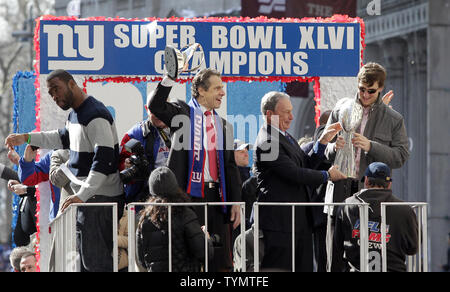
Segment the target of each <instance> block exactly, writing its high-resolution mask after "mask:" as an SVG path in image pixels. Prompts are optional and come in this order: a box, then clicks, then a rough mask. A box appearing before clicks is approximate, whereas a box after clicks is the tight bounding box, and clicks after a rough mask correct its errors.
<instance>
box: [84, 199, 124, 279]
mask: <svg viewBox="0 0 450 292" xmlns="http://www.w3.org/2000/svg"><path fill="white" fill-rule="evenodd" d="M87 203H117V210H118V217H117V220H120V218H122V215H123V208H124V204H125V196H124V195H121V196H117V197H105V196H94V197H92V198H91V199H89V200H88V201H87ZM112 221H113V216H112V207H79V208H78V212H77V248H78V251H79V253H80V259H81V271H82V272H112V271H113V257H112V252H113V225H112V224H113V222H112Z"/></svg>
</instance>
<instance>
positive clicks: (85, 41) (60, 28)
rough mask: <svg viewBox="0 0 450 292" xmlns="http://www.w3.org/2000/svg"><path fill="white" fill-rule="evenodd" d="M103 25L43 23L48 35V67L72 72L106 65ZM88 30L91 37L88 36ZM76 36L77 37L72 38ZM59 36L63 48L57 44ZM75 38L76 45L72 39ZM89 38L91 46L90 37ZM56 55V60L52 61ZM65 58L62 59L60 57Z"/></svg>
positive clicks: (96, 68)
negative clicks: (91, 34)
mask: <svg viewBox="0 0 450 292" xmlns="http://www.w3.org/2000/svg"><path fill="white" fill-rule="evenodd" d="M104 30H105V29H104V26H103V25H94V26H93V28H92V29H91V31H90V29H89V25H74V26H73V27H71V26H69V25H65V24H63V25H52V24H45V25H44V27H43V32H44V33H45V34H47V48H48V58H49V61H48V70H50V71H51V70H56V69H61V68H64V69H65V70H73V71H97V70H100V69H102V68H103V66H104V65H105V31H104ZM90 33H93V36H92V37H91V38H90ZM75 36H77V37H75ZM60 37H62V50H61V48H60V47H59V45H60V41H59V40H60ZM76 39H78V43H77V44H76V45H75V44H74V40H76ZM90 39H92V47H91V46H90V44H89V40H90ZM52 58H53V59H55V58H58V59H59V60H51V59H52ZM61 59H64V60H61Z"/></svg>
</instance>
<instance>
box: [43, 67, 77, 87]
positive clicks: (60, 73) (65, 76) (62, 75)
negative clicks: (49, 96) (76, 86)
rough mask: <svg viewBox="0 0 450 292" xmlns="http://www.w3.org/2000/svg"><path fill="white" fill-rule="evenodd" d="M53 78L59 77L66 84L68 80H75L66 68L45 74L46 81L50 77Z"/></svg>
mask: <svg viewBox="0 0 450 292" xmlns="http://www.w3.org/2000/svg"><path fill="white" fill-rule="evenodd" d="M55 78H59V79H60V80H61V81H64V82H65V83H66V84H67V83H69V81H70V80H73V81H75V79H73V76H72V75H71V74H70V73H69V72H67V71H66V70H62V69H58V70H55V71H53V72H51V73H50V74H49V75H48V76H47V82H48V81H50V80H52V79H55Z"/></svg>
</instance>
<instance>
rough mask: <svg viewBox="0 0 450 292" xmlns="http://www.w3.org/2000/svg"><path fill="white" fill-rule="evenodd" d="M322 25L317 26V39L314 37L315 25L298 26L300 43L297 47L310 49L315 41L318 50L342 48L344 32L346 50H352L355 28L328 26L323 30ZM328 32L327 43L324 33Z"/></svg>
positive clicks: (314, 44)
mask: <svg viewBox="0 0 450 292" xmlns="http://www.w3.org/2000/svg"><path fill="white" fill-rule="evenodd" d="M325 28H326V27H324V26H319V27H317V39H316V40H315V39H314V31H315V29H316V27H314V26H300V27H299V29H300V35H301V38H300V45H299V49H301V50H304V49H310V50H314V49H316V42H317V49H319V50H328V49H331V50H342V47H343V44H344V36H345V33H346V34H347V48H346V49H347V50H354V48H355V45H354V40H355V37H354V32H355V29H354V28H353V27H347V29H346V28H345V27H342V26H340V27H338V28H337V31H336V27H334V26H328V29H327V31H325ZM326 34H328V37H329V44H328V43H326V42H325V40H326V39H325V35H326Z"/></svg>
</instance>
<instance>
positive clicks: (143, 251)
mask: <svg viewBox="0 0 450 292" xmlns="http://www.w3.org/2000/svg"><path fill="white" fill-rule="evenodd" d="M178 208H182V210H181V212H179V213H175V214H173V217H172V271H173V272H200V271H201V267H202V265H203V264H204V262H205V234H204V233H203V231H202V229H201V227H200V224H199V222H198V219H197V215H196V214H195V212H194V211H193V210H192V209H191V208H189V207H178ZM168 234H169V232H168V226H167V222H165V223H163V226H161V228H158V227H157V226H156V225H155V224H153V223H152V222H151V221H150V218H145V219H144V221H143V223H142V224H140V225H139V226H138V229H137V231H136V252H137V255H138V261H139V263H140V264H141V265H142V266H143V267H144V268H146V269H147V271H148V272H168V271H169V252H168V250H169V248H168V247H169V236H168ZM213 253H214V249H213V246H212V243H211V241H210V240H208V259H212V257H213Z"/></svg>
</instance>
